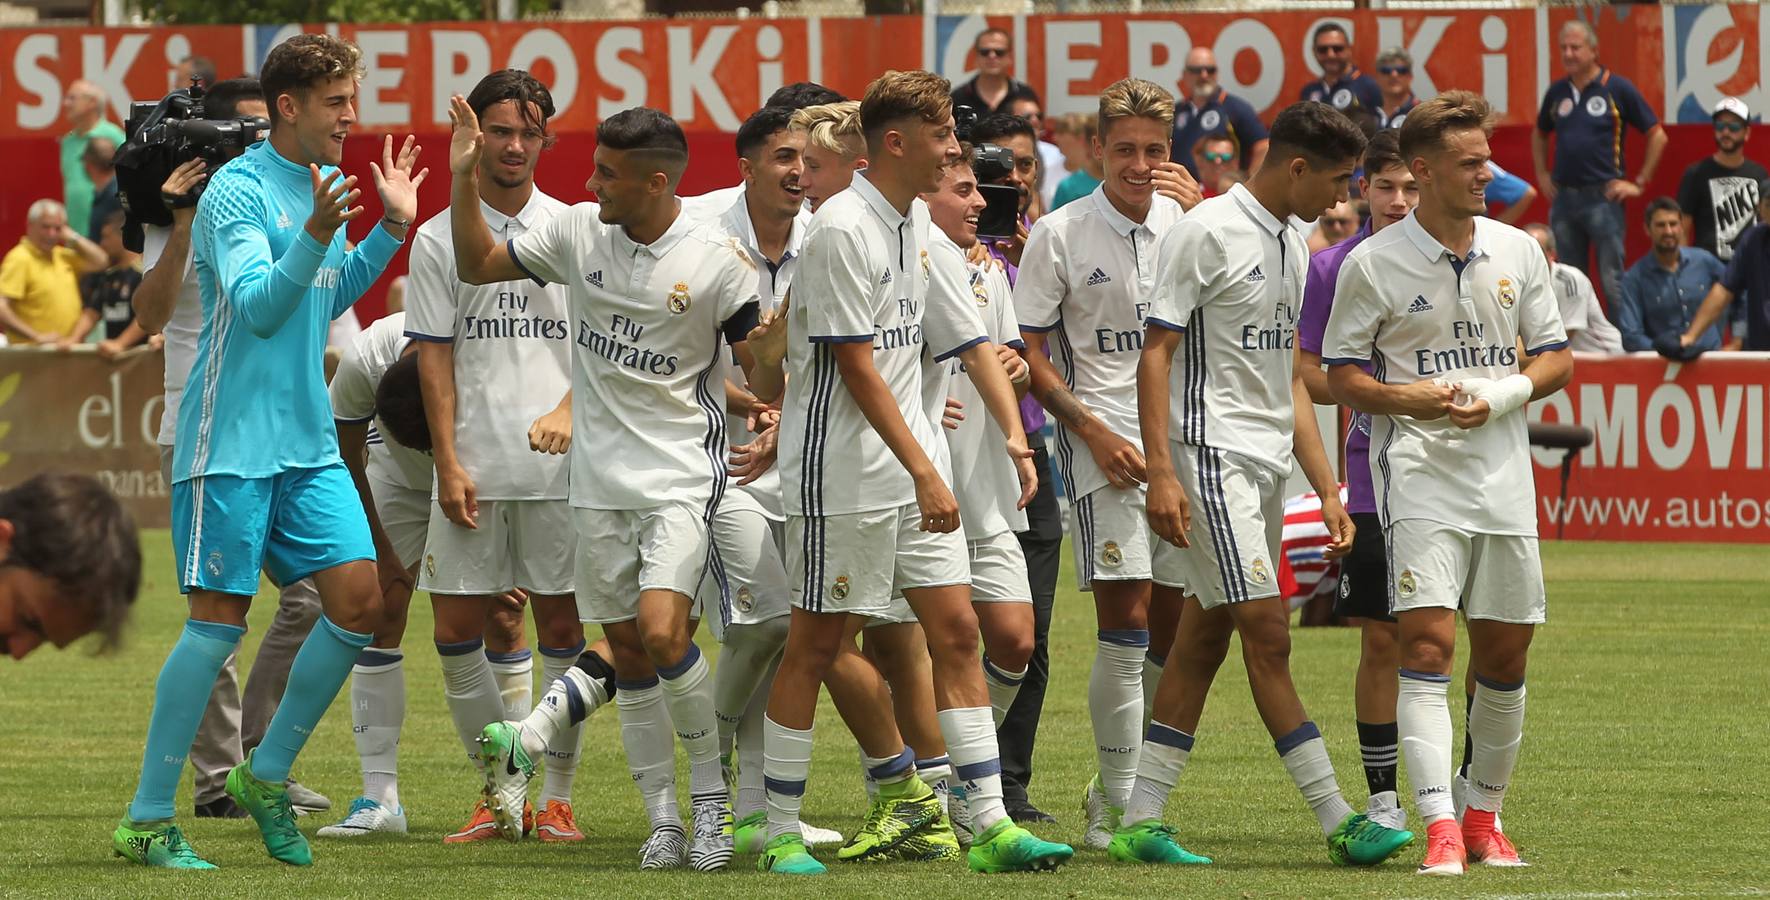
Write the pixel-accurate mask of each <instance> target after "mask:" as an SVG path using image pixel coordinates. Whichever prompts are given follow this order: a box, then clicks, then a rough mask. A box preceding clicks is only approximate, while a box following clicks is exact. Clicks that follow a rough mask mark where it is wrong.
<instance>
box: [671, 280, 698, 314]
mask: <svg viewBox="0 0 1770 900" xmlns="http://www.w3.org/2000/svg"><path fill="white" fill-rule="evenodd" d="M693 302H694V300H693V298H691V297H689V296H688V283H687V282H683V281H678V282H676V287H674V288H672V289H671V290H670V311H671V312H673V313H675V314H677V315H679V316H680V315H682V314H683V313H685V312H688V307H689V305H690V304H691V303H693Z"/></svg>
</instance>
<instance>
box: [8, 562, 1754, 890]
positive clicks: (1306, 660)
mask: <svg viewBox="0 0 1770 900" xmlns="http://www.w3.org/2000/svg"><path fill="white" fill-rule="evenodd" d="M145 542H146V546H147V571H148V573H149V578H148V580H147V584H146V585H145V589H144V591H143V596H142V598H141V601H140V602H139V604H138V610H137V613H136V616H135V622H134V625H133V632H132V634H131V635H130V640H129V641H128V643H127V645H126V646H125V648H124V649H123V650H122V652H120V653H118V654H117V655H115V656H111V657H104V658H93V657H90V656H88V655H86V654H84V653H81V652H79V651H74V652H64V653H54V652H50V651H44V652H40V653H38V654H36V655H35V656H33V657H32V658H30V659H28V660H26V661H25V662H24V663H23V664H18V665H0V723H3V724H4V727H3V728H0V760H4V762H0V822H4V824H5V827H4V828H3V829H0V895H26V894H29V895H55V896H57V897H64V898H65V897H75V896H104V897H141V896H151V895H164V894H167V893H174V892H176V893H182V892H183V891H187V890H190V891H195V890H201V891H203V892H204V893H205V894H206V895H209V896H224V895H225V896H233V895H246V894H252V895H270V894H280V895H293V894H297V893H299V894H304V895H314V896H377V897H386V896H389V895H392V896H427V897H430V896H434V897H464V898H474V897H482V896H493V895H500V896H510V895H524V894H538V895H558V896H570V895H577V896H583V895H589V894H592V893H594V894H596V895H600V896H612V897H629V896H675V897H682V896H703V895H704V896H721V897H745V896H771V897H772V896H809V895H812V894H813V893H816V894H818V895H822V896H832V895H842V896H892V895H895V896H898V897H906V898H923V897H959V896H966V895H969V896H972V897H976V896H980V895H981V896H1001V895H1004V894H1006V893H1007V892H1015V893H1018V894H1026V895H1041V896H1045V895H1061V896H1069V897H1135V896H1146V895H1151V894H1161V895H1167V894H1178V893H1183V894H1185V895H1188V896H1231V897H1255V896H1260V897H1268V896H1291V897H1319V896H1368V897H1392V896H1453V895H1454V896H1469V895H1492V896H1499V895H1506V896H1564V897H1595V896H1605V897H1609V896H1717V895H1733V896H1740V895H1750V894H1764V893H1770V866H1766V864H1765V863H1764V857H1763V856H1762V855H1761V851H1762V849H1763V843H1764V838H1765V835H1766V831H1765V826H1764V823H1765V821H1766V814H1765V807H1766V800H1767V797H1766V791H1767V789H1766V786H1765V785H1766V774H1767V773H1770V751H1767V750H1766V744H1765V714H1764V710H1765V703H1764V694H1763V691H1764V687H1765V683H1766V682H1765V677H1764V671H1765V669H1764V651H1765V649H1766V648H1770V581H1767V580H1766V575H1765V573H1766V572H1770V547H1693V546H1688V545H1641V544H1637V545H1602V544H1562V545H1548V546H1546V548H1545V553H1546V557H1547V559H1546V569H1547V571H1548V575H1549V579H1550V582H1549V594H1550V596H1551V598H1552V599H1551V604H1550V607H1551V609H1550V625H1549V626H1548V627H1546V628H1544V629H1543V630H1542V631H1541V632H1540V633H1539V635H1538V637H1537V640H1536V645H1535V648H1534V649H1535V653H1534V655H1533V659H1532V661H1531V672H1530V685H1531V699H1530V704H1531V705H1530V713H1529V725H1528V728H1527V735H1526V739H1525V746H1524V751H1523V755H1522V758H1521V760H1520V763H1519V769H1518V773H1517V777H1516V778H1515V781H1514V783H1515V784H1516V786H1517V787H1516V790H1515V791H1514V793H1513V795H1512V797H1511V800H1510V803H1509V804H1508V805H1507V807H1506V814H1505V819H1506V822H1507V825H1508V828H1507V830H1508V832H1510V833H1511V834H1512V835H1513V836H1514V837H1515V839H1516V840H1517V842H1518V844H1519V846H1520V847H1521V849H1522V850H1523V852H1524V854H1525V855H1526V857H1527V858H1528V859H1530V861H1531V862H1532V863H1533V866H1532V867H1531V868H1529V869H1524V870H1516V871H1500V870H1482V871H1476V872H1473V873H1471V874H1470V875H1469V876H1467V877H1465V878H1463V879H1461V880H1458V881H1447V880H1431V881H1428V880H1426V879H1420V878H1416V877H1415V876H1414V875H1412V874H1411V872H1412V869H1413V868H1414V865H1415V864H1416V863H1417V862H1418V860H1419V857H1420V854H1421V852H1422V848H1421V845H1420V844H1418V843H1416V845H1415V846H1414V847H1413V848H1411V849H1410V850H1409V851H1406V852H1404V854H1403V856H1402V857H1401V858H1400V859H1398V860H1395V861H1393V862H1391V863H1389V864H1388V865H1385V866H1383V867H1381V868H1378V869H1375V870H1369V871H1347V870H1340V869H1335V868H1333V867H1332V866H1330V865H1329V864H1328V862H1327V857H1326V853H1325V851H1324V849H1323V846H1322V840H1321V836H1320V833H1319V831H1318V830H1317V829H1316V826H1315V821H1314V819H1313V817H1311V816H1310V815H1309V814H1308V812H1307V810H1305V809H1304V808H1303V807H1302V804H1301V801H1300V800H1299V799H1298V797H1297V795H1296V791H1295V789H1294V788H1292V786H1291V785H1290V783H1289V780H1288V779H1287V778H1286V776H1285V773H1284V770H1283V768H1282V767H1281V766H1280V765H1279V764H1278V761H1277V760H1276V759H1275V758H1274V754H1273V751H1272V746H1271V741H1270V740H1269V738H1268V737H1267V735H1266V733H1265V731H1264V730H1263V729H1262V727H1261V726H1260V723H1259V720H1258V719H1257V718H1256V716H1255V715H1254V711H1253V708H1252V705H1251V703H1250V701H1249V699H1248V693H1247V689H1246V687H1245V680H1244V677H1243V673H1242V671H1241V667H1240V663H1239V661H1238V660H1236V659H1234V657H1233V655H1232V660H1231V662H1230V663H1229V664H1227V665H1225V666H1224V668H1223V671H1222V673H1221V677H1220V678H1219V679H1218V683H1217V685H1216V689H1215V693H1214V694H1213V696H1212V700H1211V704H1210V708H1209V710H1208V712H1207V714H1206V717H1205V720H1204V723H1203V725H1202V726H1201V727H1200V730H1199V731H1200V733H1199V743H1198V747H1197V750H1196V751H1195V753H1194V754H1193V757H1192V764H1191V767H1190V768H1189V769H1188V770H1187V773H1186V777H1185V779H1184V781H1183V783H1182V785H1181V787H1180V789H1179V790H1177V791H1176V792H1175V795H1174V798H1173V801H1172V803H1171V804H1170V806H1169V809H1168V813H1169V820H1170V821H1171V822H1175V823H1178V824H1179V825H1180V826H1181V829H1182V836H1183V839H1184V841H1185V843H1186V844H1187V846H1188V847H1189V848H1191V849H1193V850H1196V851H1199V852H1202V853H1206V854H1208V855H1210V856H1213V857H1215V858H1216V860H1217V864H1216V865H1214V866H1211V867H1209V868H1205V869H1196V868H1188V869H1185V870H1183V871H1151V870H1148V869H1133V868H1126V867H1121V866H1115V865H1110V864H1108V863H1107V862H1106V860H1105V858H1104V854H1093V853H1085V852H1084V853H1082V854H1080V855H1079V856H1078V858H1077V860H1076V862H1075V863H1073V864H1072V865H1070V866H1068V867H1067V868H1065V869H1063V870H1062V871H1061V872H1059V873H1056V874H1054V875H1044V876H1036V877H1012V876H1007V877H1003V876H998V877H993V878H984V877H982V876H973V875H970V874H969V873H967V872H965V871H963V870H962V868H961V867H959V866H955V865H941V866H926V865H922V866H917V865H907V864H905V865H888V866H852V867H851V866H834V865H833V866H832V869H833V871H832V873H831V875H830V876H829V877H827V878H824V879H821V880H819V881H816V882H791V883H788V882H784V881H783V880H781V879H777V878H767V877H763V876H760V875H758V874H756V873H755V872H753V871H750V870H749V866H748V863H749V862H750V860H748V859H744V858H740V860H739V864H738V865H736V867H735V868H734V870H733V871H730V872H726V873H722V874H715V875H703V874H696V873H670V874H662V875H654V874H646V875H642V874H641V873H639V872H637V871H636V857H635V851H636V850H637V848H638V846H639V843H640V841H641V840H643V838H644V836H645V835H644V824H643V816H642V814H641V812H640V806H639V802H638V797H637V794H636V792H635V791H634V790H633V789H632V788H631V787H630V786H629V780H628V776H627V771H626V766H625V760H624V759H623V757H622V753H621V749H620V739H619V734H618V731H617V727H618V726H617V724H616V721H615V717H614V715H613V714H612V710H610V711H605V712H604V713H602V714H599V715H598V716H597V717H596V718H595V719H593V720H592V721H591V723H590V725H589V726H588V728H587V731H586V734H585V741H584V759H583V763H582V765H581V766H580V769H579V773H578V779H577V809H578V810H579V815H580V823H581V824H582V825H583V826H584V827H585V830H586V831H587V832H589V834H590V840H589V842H588V843H586V844H584V845H579V846H574V847H558V846H541V845H539V844H536V843H525V844H521V845H508V844H489V845H477V846H469V847H444V846H443V845H442V843H441V838H442V835H443V834H444V833H445V832H447V831H448V830H450V829H452V828H453V827H455V826H458V825H459V824H460V823H461V822H462V821H463V820H464V817H465V815H466V813H467V812H468V810H469V808H470V807H471V806H472V804H473V801H474V796H475V791H476V781H475V778H474V776H473V773H472V771H471V769H470V767H469V765H468V764H467V763H466V762H465V761H464V760H463V759H462V758H461V751H460V745H459V744H458V743H457V741H456V738H455V735H454V732H453V729H452V727H451V726H450V725H449V721H448V714H447V712H446V710H445V709H444V705H443V698H442V689H441V679H440V673H439V670H438V666H437V662H436V657H435V655H434V654H433V653H429V652H426V647H427V645H428V640H429V629H430V614H429V610H428V604H426V603H424V602H422V599H420V602H418V603H415V604H414V605H413V612H412V618H411V627H410V631H409V639H408V640H407V642H406V643H407V645H408V647H409V651H410V656H409V662H408V665H407V678H408V684H409V687H408V695H409V697H410V700H409V704H410V708H409V713H408V716H407V720H406V730H405V737H404V741H403V744H402V750H403V753H402V756H403V758H402V760H401V769H402V772H401V782H402V784H401V793H402V797H403V799H404V801H405V804H406V807H407V809H408V811H409V814H410V816H411V824H412V828H413V834H411V835H409V836H407V837H405V838H403V839H387V840H368V841H362V842H356V843H348V844H344V843H338V842H318V841H316V856H317V863H316V864H315V865H314V866H313V867H312V868H311V869H306V870H295V869H290V868H287V867H284V866H282V865H280V864H277V863H275V862H272V861H271V860H270V859H269V858H268V857H266V856H265V854H264V851H263V850H262V848H261V847H260V845H259V842H258V837H257V832H256V829H254V828H253V826H252V824H251V823H250V822H249V821H245V822H217V821H214V820H195V819H186V820H185V822H184V825H185V827H186V828H187V834H188V835H189V836H190V838H191V839H192V841H193V842H194V843H195V845H196V846H197V847H198V848H199V850H201V851H202V852H203V853H204V854H205V855H207V856H208V857H209V858H210V859H212V860H214V861H215V862H217V863H218V864H220V865H221V866H223V867H224V869H223V870H222V871H220V872H214V873H208V874H196V873H187V874H181V875H179V874H170V873H164V872H150V871H146V870H143V869H138V868H135V867H133V866H129V865H126V864H124V863H123V862H121V861H119V860H115V859H112V858H111V853H110V847H109V837H108V836H109V833H110V830H111V828H112V827H113V826H114V824H115V823H116V820H117V818H118V816H119V815H120V814H121V813H122V811H123V808H124V806H125V804H126V803H127V802H128V800H129V797H130V795H131V793H132V792H133V790H134V786H135V779H136V772H137V767H138V765H139V761H140V753H141V746H142V738H143V735H144V734H145V732H146V727H147V716H148V708H149V705H150V703H151V701H152V696H153V682H154V677H155V674H156V672H157V671H158V669H159V666H160V662H161V660H162V658H163V655H164V653H165V652H166V649H167V647H168V646H169V645H170V643H171V641H172V640H173V638H174V635H175V634H176V632H177V629H178V628H179V625H180V622H181V620H182V619H183V612H182V604H181V603H179V601H178V596H177V592H176V589H175V588H174V586H173V584H172V579H171V572H172V566H171V564H170V561H169V550H168V541H167V536H166V534H165V533H164V532H153V533H149V534H148V535H147V536H146V538H145ZM1065 558H1066V559H1067V558H1068V557H1067V554H1065ZM1071 584H1072V582H1071V581H1070V580H1069V578H1068V577H1067V575H1066V576H1065V578H1064V580H1063V581H1062V582H1060V586H1059V594H1058V612H1057V619H1056V623H1055V626H1054V627H1053V630H1052V639H1051V644H1052V667H1053V669H1054V672H1055V676H1054V678H1053V685H1052V690H1051V693H1050V696H1049V698H1048V700H1047V703H1046V708H1045V716H1044V722H1043V725H1042V729H1041V733H1040V736H1039V737H1040V740H1039V756H1038V760H1037V764H1038V765H1037V776H1036V780H1035V783H1034V784H1033V789H1032V794H1033V799H1034V800H1035V802H1037V803H1038V804H1039V805H1041V806H1043V807H1044V808H1045V809H1047V810H1049V811H1051V812H1053V813H1055V814H1056V815H1057V816H1058V817H1059V819H1060V820H1061V824H1060V826H1059V827H1056V828H1052V829H1048V830H1047V836H1050V837H1054V838H1057V839H1061V840H1067V841H1071V842H1077V841H1079V839H1080V825H1081V816H1080V811H1079V802H1080V797H1081V789H1082V787H1083V785H1084V783H1085V782H1086V780H1087V778H1088V777H1089V775H1090V773H1091V772H1092V770H1093V766H1094V762H1093V753H1092V750H1091V747H1092V743H1091V740H1090V736H1089V732H1088V717H1087V711H1086V709H1085V704H1086V697H1087V691H1086V680H1087V669H1088V665H1089V663H1090V660H1091V658H1092V655H1093V645H1094V641H1093V632H1094V627H1093V617H1092V610H1091V607H1090V606H1089V604H1088V602H1087V600H1086V599H1085V598H1084V597H1082V596H1080V595H1078V594H1077V593H1076V592H1075V591H1074V589H1073V588H1072V587H1071V586H1070V585H1071ZM268 606H269V601H268V598H267V600H266V601H265V602H264V603H262V604H261V608H260V609H259V610H257V611H256V613H255V615H254V622H255V624H256V625H257V627H258V628H260V629H261V628H262V627H264V625H265V623H266V622H267V621H268V618H269V615H270V612H271V610H270V609H269V608H268ZM254 643H255V641H254V639H253V638H251V637H248V641H247V646H248V648H249V647H251V646H252V645H253V644H254ZM1356 655H1357V636H1356V634H1355V633H1354V632H1353V631H1351V630H1349V629H1307V630H1299V631H1298V632H1297V634H1296V640H1295V652H1294V656H1293V663H1294V667H1295V671H1296V680H1297V684H1298V685H1299V687H1300V688H1301V690H1302V692H1303V699H1304V702H1305V704H1306V705H1307V707H1308V708H1309V709H1310V710H1311V712H1312V714H1313V717H1314V719H1315V720H1316V721H1317V722H1318V723H1319V724H1320V725H1321V727H1322V730H1323V732H1324V733H1325V734H1326V735H1327V739H1328V742H1329V744H1330V750H1331V752H1332V754H1333V757H1334V760H1335V762H1336V763H1337V765H1338V768H1339V777H1340V784H1341V785H1342V786H1343V787H1344V788H1345V790H1346V793H1347V795H1348V798H1349V799H1350V800H1352V802H1353V803H1354V805H1361V804H1362V803H1363V800H1364V793H1365V791H1364V779H1363V775H1362V771H1361V769H1360V768H1359V763H1358V747H1357V741H1356V736H1355V733H1354V730H1353V728H1352V696H1351V691H1352V670H1353V663H1354V660H1355V658H1356ZM1459 683H1460V682H1459ZM347 690H348V688H347ZM1458 718H1459V719H1460V716H1458ZM819 723H820V728H819V730H818V744H819V746H818V754H817V760H816V767H815V771H814V775H813V781H812V789H811V792H810V794H809V795H808V796H807V798H806V815H807V818H808V819H810V820H811V821H814V822H818V823H820V824H826V825H830V826H833V827H837V828H841V829H844V830H845V831H848V830H852V828H853V827H854V826H855V824H856V823H857V821H858V818H859V814H860V813H861V812H862V811H863V800H862V798H863V795H862V793H861V790H860V786H859V783H858V781H857V779H856V777H855V771H854V770H855V755H854V750H853V745H852V743H851V742H850V740H849V739H848V737H847V736H846V733H845V732H844V731H843V729H842V727H841V725H840V722H839V720H838V719H837V718H836V717H835V715H834V714H833V712H832V711H831V710H830V709H829V707H828V705H827V704H826V705H825V707H824V708H823V710H822V711H821V712H820V714H819ZM297 775H298V776H299V777H300V778H301V779H302V780H303V782H305V783H306V784H308V785H310V786H313V787H315V788H317V789H320V790H322V791H324V792H325V793H327V794H328V795H329V796H330V797H331V798H332V800H333V803H334V805H335V808H336V809H339V810H341V809H342V807H344V806H345V805H346V804H347V803H348V802H349V800H350V798H351V797H352V796H353V795H354V794H355V793H356V792H357V790H358V788H359V781H358V776H357V763H356V756H355V752H354V747H353V744H352V742H351V733H350V723H349V714H348V705H347V704H345V703H336V704H334V705H333V709H332V711H331V713H330V714H329V716H328V718H327V719H326V722H325V724H324V725H322V727H321V729H320V731H319V732H318V733H317V734H316V735H315V737H314V739H313V741H312V742H311V743H310V744H309V745H308V748H307V750H306V752H305V753H304V754H303V755H302V757H301V760H300V763H299V764H298V766H297ZM681 777H682V779H683V781H682V783H683V784H686V773H685V772H684V773H683V774H682V776H681ZM185 784H186V787H185V789H184V790H183V791H181V793H180V795H179V800H178V807H179V809H180V810H181V811H185V812H187V813H188V810H189V809H190V795H189V779H188V777H187V778H186V783H185ZM336 817H337V815H336V814H334V815H332V816H319V817H308V818H305V819H303V826H304V828H305V829H307V830H308V831H310V832H311V830H312V829H314V828H317V827H318V826H319V825H322V824H326V823H328V822H330V821H333V820H334V819H335V818H336Z"/></svg>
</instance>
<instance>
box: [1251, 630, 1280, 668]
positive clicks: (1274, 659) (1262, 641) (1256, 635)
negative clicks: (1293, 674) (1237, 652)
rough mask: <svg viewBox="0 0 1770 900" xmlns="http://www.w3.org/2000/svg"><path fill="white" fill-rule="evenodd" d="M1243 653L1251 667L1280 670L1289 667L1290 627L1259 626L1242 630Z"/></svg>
mask: <svg viewBox="0 0 1770 900" xmlns="http://www.w3.org/2000/svg"><path fill="white" fill-rule="evenodd" d="M1241 654H1242V659H1243V660H1244V661H1246V663H1247V666H1248V668H1249V669H1259V670H1261V671H1279V670H1283V669H1287V668H1289V667H1290V664H1291V632H1290V629H1289V628H1282V629H1273V628H1257V629H1249V630H1247V631H1244V632H1242V636H1241Z"/></svg>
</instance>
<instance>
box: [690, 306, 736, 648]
mask: <svg viewBox="0 0 1770 900" xmlns="http://www.w3.org/2000/svg"><path fill="white" fill-rule="evenodd" d="M722 349H723V346H722V345H721V344H720V342H719V339H718V338H717V337H716V338H714V340H713V358H712V359H711V360H709V361H708V362H707V367H706V368H705V369H702V370H701V377H700V378H699V379H697V380H696V381H695V402H696V403H698V404H700V407H701V411H702V412H703V413H705V414H706V416H707V437H706V440H705V441H704V442H703V444H702V448H703V449H704V450H705V451H706V453H707V459H708V460H710V461H711V463H712V466H713V492H712V494H711V495H710V496H709V497H708V498H707V505H706V508H705V509H703V510H702V512H701V521H702V522H703V523H704V524H705V525H706V526H707V557H706V560H705V561H704V562H703V563H702V566H701V580H702V581H705V580H706V579H707V576H708V575H709V574H710V575H711V576H712V577H713V579H714V581H715V582H716V583H717V584H718V585H719V623H720V625H722V626H729V625H730V624H731V580H730V579H729V578H727V577H726V573H725V560H724V559H722V558H721V557H720V556H719V542H718V541H715V540H713V516H714V515H716V514H717V513H718V512H719V502H720V501H721V500H723V499H724V498H725V485H726V482H727V481H729V479H728V478H727V472H726V469H725V448H726V441H725V410H724V408H723V405H722V404H721V403H720V402H719V401H718V400H717V399H715V398H714V396H713V390H712V387H711V384H712V379H713V374H714V371H715V370H717V369H719V363H720V360H721V358H722V356H723V354H722V353H721V352H720V351H721V350H722ZM719 380H720V386H721V387H723V386H724V381H725V379H724V376H723V375H721V376H720V379H719Z"/></svg>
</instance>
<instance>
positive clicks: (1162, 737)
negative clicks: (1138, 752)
mask: <svg viewBox="0 0 1770 900" xmlns="http://www.w3.org/2000/svg"><path fill="white" fill-rule="evenodd" d="M1143 740H1144V741H1146V742H1148V743H1151V744H1162V745H1164V746H1168V747H1173V748H1174V749H1176V750H1181V751H1184V752H1186V753H1191V752H1192V745H1193V742H1194V741H1195V740H1196V739H1195V738H1194V737H1193V736H1192V735H1190V734H1187V733H1186V732H1184V731H1181V730H1180V729H1178V728H1175V727H1173V726H1172V725H1163V724H1162V723H1160V722H1157V721H1155V720H1154V719H1151V720H1150V722H1149V730H1148V731H1146V732H1144V734H1143Z"/></svg>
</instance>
